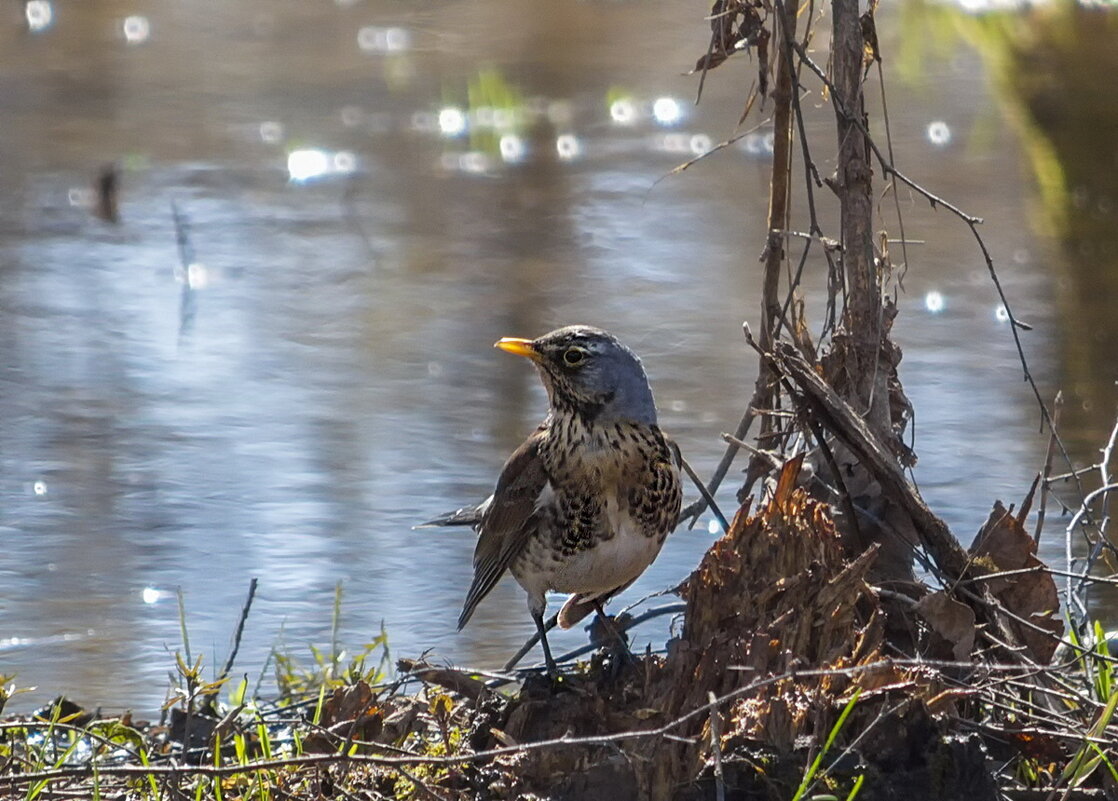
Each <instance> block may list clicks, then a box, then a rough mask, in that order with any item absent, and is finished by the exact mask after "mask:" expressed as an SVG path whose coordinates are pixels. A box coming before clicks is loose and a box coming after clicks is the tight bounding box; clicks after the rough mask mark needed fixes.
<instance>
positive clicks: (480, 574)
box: [458, 431, 548, 631]
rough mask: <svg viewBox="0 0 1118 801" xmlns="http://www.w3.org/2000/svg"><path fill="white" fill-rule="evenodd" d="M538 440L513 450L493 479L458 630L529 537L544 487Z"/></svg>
mask: <svg viewBox="0 0 1118 801" xmlns="http://www.w3.org/2000/svg"><path fill="white" fill-rule="evenodd" d="M541 437H542V431H537V432H536V433H535V434H533V435H532V436H530V437H529V438H528V439H527V440H526V441H525V442H524V444H523V445H521V446H520V447H519V448H517V449H516V450H515V451H514V452H513V454H512V456H510V457H509V459H508V461H507V462H505V466H504V468H503V469H502V470H501V476H500V478H498V479H497V489H496V490H494V492H493V498H492V499H491V500H490V501H489V503H488V505H487V506H488V508H486V510H485V515H484V517H483V519H482V521H481V526H480V528H479V536H478V541H477V547H476V548H474V580H473V582H472V583H471V584H470V591H469V592H468V593H467V594H466V603H465V604H464V605H463V607H462V614H461V616H460V617H459V618H458V630H459V631H461V630H462V627H463V626H465V625H466V623H468V622H469V620H470V616H471V615H473V613H474V609H476V608H477V605H478V604H479V603H481V599H482V598H484V597H485V596H486V595H488V594H489V591H490V590H492V589H493V586H494V585H495V584H496V583H497V581H498V579H500V578H501V576H502V575H504V572H505V571H506V570H507V569H508V566H509V564H510V563H511V562H512V560H513V559H514V558H515V557H516V555H517V554H518V553H520V551H521V550H522V549H523V548H524V545H525V544H526V543H527V542H528V539H529V538H530V537H531V535H532V529H533V527H534V526H535V512H536V503H537V501H538V500H539V497H540V493H542V492H543V491H544V490H545V489H546V487H547V484H548V477H547V473H546V472H545V471H544V467H543V463H542V462H541V461H540V457H539V450H538V449H539V444H540V439H541Z"/></svg>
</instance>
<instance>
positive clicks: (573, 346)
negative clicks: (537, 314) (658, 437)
mask: <svg viewBox="0 0 1118 801" xmlns="http://www.w3.org/2000/svg"><path fill="white" fill-rule="evenodd" d="M496 347H498V348H500V349H501V350H504V351H508V352H509V353H515V354H516V355H518V356H527V357H528V358H529V359H531V360H532V361H534V362H535V363H536V366H537V367H538V368H539V370H540V377H541V378H542V379H543V383H544V386H545V387H546V388H547V395H548V398H550V400H551V408H552V409H553V410H554V411H556V412H560V413H562V412H573V413H575V414H578V415H579V416H581V417H584V418H586V419H587V420H588V421H597V422H621V421H624V422H631V423H644V424H645V425H655V424H656V404H655V402H654V401H653V400H652V390H651V389H650V388H649V386H648V377H647V376H646V375H645V373H644V367H643V366H641V360H640V359H638V358H637V355H636V354H635V353H633V351H631V350H629V349H628V348H627V347H625V346H624V345H622V344H621V343H620V342H618V341H617V338H616V337H615V336H613V334H610V333H607V332H606V331H603V330H601V329H600V328H593V327H591V326H588V325H569V326H567V327H566V328H559V329H557V330H555V331H552V332H550V333H548V334H544V335H543V336H542V337H539V338H538V339H516V338H512V337H506V338H504V339H502V340H500V341H499V342H497V344H496Z"/></svg>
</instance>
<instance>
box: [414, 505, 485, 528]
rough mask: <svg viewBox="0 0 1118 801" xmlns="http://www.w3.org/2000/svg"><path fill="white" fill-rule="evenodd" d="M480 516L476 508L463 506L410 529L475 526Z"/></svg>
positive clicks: (479, 510)
mask: <svg viewBox="0 0 1118 801" xmlns="http://www.w3.org/2000/svg"><path fill="white" fill-rule="evenodd" d="M481 514H482V510H481V509H480V508H479V507H477V506H464V507H463V508H461V509H455V510H454V511H453V512H447V513H446V514H445V515H439V516H438V517H436V518H435V519H434V520H428V521H427V522H426V523H420V524H419V525H417V526H412V529H417V528H435V527H437V526H476V525H477V524H478V523H480V522H481Z"/></svg>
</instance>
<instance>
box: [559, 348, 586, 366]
mask: <svg viewBox="0 0 1118 801" xmlns="http://www.w3.org/2000/svg"><path fill="white" fill-rule="evenodd" d="M585 356H586V352H585V351H584V350H583V349H582V348H567V350H566V351H564V352H563V363H564V364H566V365H567V366H568V367H574V366H575V365H578V364H582V360H583V358H585Z"/></svg>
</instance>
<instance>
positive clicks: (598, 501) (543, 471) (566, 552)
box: [424, 325, 683, 680]
mask: <svg viewBox="0 0 1118 801" xmlns="http://www.w3.org/2000/svg"><path fill="white" fill-rule="evenodd" d="M494 347H497V348H500V349H501V350H503V351H505V352H507V353H512V354H515V355H517V356H523V357H526V358H527V359H529V360H531V361H532V362H533V363H534V364H535V366H536V368H537V370H538V371H539V375H540V378H541V380H542V381H543V385H544V388H545V389H546V390H547V396H548V406H549V408H548V412H547V416H546V418H545V419H544V420H543V422H542V423H540V424H539V426H538V427H537V428H536V430H535V431H534V432H533V433H532V434H531V435H530V436H529V437H528V438H527V440H525V441H524V443H523V444H522V445H521V446H520V447H519V448H517V449H516V450H515V451H514V452H513V454H512V455H511V456H510V457H509V458H508V460H507V461H506V462H505V464H504V467H503V468H502V470H501V473H500V476H499V477H498V479H497V484H496V488H495V489H494V491H493V494H492V495H490V496H489V497H488V498H487V499H486V500H485V501H483V502H482V503H480V504H478V505H476V506H469V507H464V508H462V509H458V510H456V511H454V512H450V513H449V514H446V515H443V516H442V517H439V518H436V519H435V520H432V521H429V522H428V523H426V524H424V525H425V526H426V525H434V526H453V525H469V526H472V527H474V529H475V530H476V531H477V534H478V540H477V545H476V547H475V550H474V556H473V581H472V582H471V584H470V588H469V590H468V592H467V593H466V599H465V603H464V604H463V607H462V613H461V615H460V616H459V618H458V630H459V631H461V630H462V629H463V628H464V627H465V626H466V624H467V623H468V622H469V621H470V618H471V616H473V614H474V611H475V610H476V609H477V607H478V604H480V603H481V601H482V600H483V599H484V598H485V596H486V595H488V594H489V592H490V591H491V590H492V589H493V587H494V586H495V585H496V584H497V582H498V580H499V579H500V578H501V577H502V576H503V575H504V573H505V572H506V571H509V572H511V573H512V576H513V578H515V579H516V581H517V582H518V583H519V584H520V586H521V587H522V588H523V589H524V591H525V593H526V594H527V601H528V611H529V614H530V615H531V617H532V620H533V621H534V622H535V624H536V629H537V631H538V632H539V637H540V644H541V647H542V649H543V654H544V660H545V664H546V667H547V672H548V675H549V676H550V677H551V678H552V679H553V680H555V679H557V678H558V675H559V672H558V668H557V666H556V664H555V660H554V658H553V657H552V654H551V648H550V646H549V645H548V642H547V632H546V627H545V625H544V612H545V611H546V607H547V600H546V594H547V592H549V591H557V592H561V593H570V598H569V599H568V600H567V601H566V603H565V604H564V605H563V607H562V609H561V610H560V612H559V614H558V615H557V619H558V624H559V626H560V628H570V627H571V626H573V625H575V624H576V623H578V622H579V621H580V620H582V619H583V618H584V617H586V616H587V615H588V614H590V612H592V611H597V612H598V613H599V615H600V616H601V618H602V620H603V621H604V622H606V623H607V626H608V618H606V616H605V613H604V611H603V609H602V606H603V604H604V603H605V602H606V601H608V600H609V599H610V598H612V597H613V596H615V595H617V594H618V593H619V592H621V591H622V590H624V589H626V588H627V587H628V586H629V585H631V584H632V583H633V582H634V581H636V579H637V578H638V577H639V576H640V575H641V574H642V573H643V572H644V571H645V569H647V568H648V566H649V565H650V564H652V562H653V561H654V560H655V559H656V557H657V556H658V555H659V553H660V549H661V547H662V546H663V544H664V540H665V539H666V538H667V536H668V534H669V533H670V532H671V531H672V529H673V528H675V525H676V521H677V520H678V518H679V513H680V507H681V505H682V496H683V490H682V481H681V478H680V466H681V463H682V457H681V455H680V451H679V447H678V446H677V445H676V444H675V442H674V441H672V440H671V439H670V438H669V437H668V436H667V435H665V434H664V433H663V432H662V431H661V430H660V427H659V425H658V423H657V416H656V404H655V401H654V400H653V397H652V390H651V388H650V386H649V383H648V377H647V375H646V374H645V371H644V367H643V366H642V364H641V361H640V359H639V358H638V357H637V355H636V354H635V353H634V352H633V351H632V350H630V349H629V348H628V347H626V346H625V345H623V344H622V343H621V342H620V341H619V340H618V339H617V338H616V337H615V336H613V335H612V334H610V333H608V332H606V331H603V330H602V329H599V328H594V327H592V326H588V325H571V326H566V327H564V328H559V329H557V330H555V331H551V332H549V333H547V334H544V335H543V336H541V337H538V338H536V339H522V338H518V337H504V338H502V339H500V340H499V341H497V342H496V343H495V345H494Z"/></svg>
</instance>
